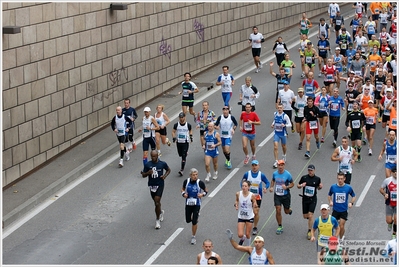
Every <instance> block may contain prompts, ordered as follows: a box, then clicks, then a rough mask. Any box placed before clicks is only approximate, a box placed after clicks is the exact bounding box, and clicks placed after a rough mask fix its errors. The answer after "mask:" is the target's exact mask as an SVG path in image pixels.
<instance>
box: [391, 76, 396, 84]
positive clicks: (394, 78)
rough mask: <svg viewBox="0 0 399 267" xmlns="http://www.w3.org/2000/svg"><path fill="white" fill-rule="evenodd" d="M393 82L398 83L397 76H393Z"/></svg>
mask: <svg viewBox="0 0 399 267" xmlns="http://www.w3.org/2000/svg"><path fill="white" fill-rule="evenodd" d="M392 79H393V82H394V83H396V76H395V75H392Z"/></svg>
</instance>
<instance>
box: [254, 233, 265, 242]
mask: <svg viewBox="0 0 399 267" xmlns="http://www.w3.org/2000/svg"><path fill="white" fill-rule="evenodd" d="M254 241H262V242H263V243H264V242H265V240H264V239H263V237H261V236H259V235H258V236H256V237H255V238H254Z"/></svg>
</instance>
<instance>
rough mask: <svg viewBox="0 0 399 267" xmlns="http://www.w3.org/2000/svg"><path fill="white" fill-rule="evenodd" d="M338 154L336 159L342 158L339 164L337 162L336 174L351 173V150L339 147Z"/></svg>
mask: <svg viewBox="0 0 399 267" xmlns="http://www.w3.org/2000/svg"><path fill="white" fill-rule="evenodd" d="M338 149H339V154H338V157H339V158H341V157H343V159H342V161H341V162H338V170H337V172H343V173H345V174H346V173H352V163H351V160H352V156H353V149H352V147H351V146H348V149H344V148H343V146H339V147H338Z"/></svg>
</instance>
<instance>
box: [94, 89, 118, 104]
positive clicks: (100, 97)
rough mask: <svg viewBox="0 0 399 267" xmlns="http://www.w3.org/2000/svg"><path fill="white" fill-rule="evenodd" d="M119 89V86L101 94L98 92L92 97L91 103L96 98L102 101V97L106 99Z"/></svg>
mask: <svg viewBox="0 0 399 267" xmlns="http://www.w3.org/2000/svg"><path fill="white" fill-rule="evenodd" d="M118 89H119V87H116V88H113V89H110V90H109V91H108V92H104V93H101V94H98V95H96V96H94V97H93V103H94V102H95V101H96V100H98V101H100V102H101V101H103V100H104V99H108V98H109V97H110V96H111V95H112V94H113V93H115V92H117V91H118Z"/></svg>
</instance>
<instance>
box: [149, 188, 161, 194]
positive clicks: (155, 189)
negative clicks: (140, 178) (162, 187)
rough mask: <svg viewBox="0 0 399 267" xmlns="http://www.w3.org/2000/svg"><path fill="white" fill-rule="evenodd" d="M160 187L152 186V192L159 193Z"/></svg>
mask: <svg viewBox="0 0 399 267" xmlns="http://www.w3.org/2000/svg"><path fill="white" fill-rule="evenodd" d="M158 187H159V186H150V190H151V192H153V193H155V192H157V190H158Z"/></svg>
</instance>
